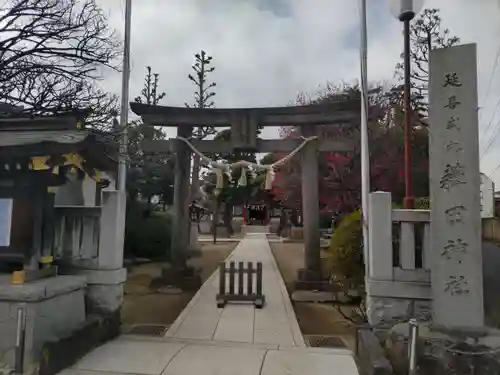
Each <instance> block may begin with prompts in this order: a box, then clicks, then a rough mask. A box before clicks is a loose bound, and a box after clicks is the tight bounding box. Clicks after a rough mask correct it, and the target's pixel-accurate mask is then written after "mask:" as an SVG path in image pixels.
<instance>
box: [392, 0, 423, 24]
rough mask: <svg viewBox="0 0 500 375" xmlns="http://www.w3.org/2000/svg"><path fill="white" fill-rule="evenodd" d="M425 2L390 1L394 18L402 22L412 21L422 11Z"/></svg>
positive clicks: (412, 0) (413, 0) (411, 0)
mask: <svg viewBox="0 0 500 375" xmlns="http://www.w3.org/2000/svg"><path fill="white" fill-rule="evenodd" d="M423 5H424V0H389V7H390V9H391V13H392V14H393V16H394V17H396V18H397V19H399V20H400V21H401V22H404V21H411V20H412V19H413V18H415V15H416V14H417V13H418V12H420V11H421V10H422V7H423Z"/></svg>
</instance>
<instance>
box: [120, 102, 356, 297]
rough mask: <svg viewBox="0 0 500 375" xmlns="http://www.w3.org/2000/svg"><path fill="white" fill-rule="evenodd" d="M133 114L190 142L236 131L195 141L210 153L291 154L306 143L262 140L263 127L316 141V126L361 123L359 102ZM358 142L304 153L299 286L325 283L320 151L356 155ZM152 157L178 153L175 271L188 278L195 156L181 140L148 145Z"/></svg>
mask: <svg viewBox="0 0 500 375" xmlns="http://www.w3.org/2000/svg"><path fill="white" fill-rule="evenodd" d="M130 106H131V109H132V111H133V112H134V113H135V114H136V115H138V116H140V117H141V118H142V121H143V123H144V124H147V125H150V126H170V127H177V135H178V136H179V137H183V138H190V137H191V134H192V131H193V127H197V126H212V127H228V126H229V127H230V128H231V139H230V141H224V140H196V139H193V140H191V142H192V144H193V145H194V147H196V149H198V150H199V151H201V152H203V153H207V152H231V151H233V150H245V151H255V152H259V153H268V152H290V151H292V150H294V149H295V148H296V147H298V146H299V145H300V143H301V141H300V139H272V140H267V139H259V138H257V128H258V126H299V127H300V128H301V130H302V135H303V136H304V137H311V136H315V135H316V132H317V131H316V129H317V128H316V125H328V124H342V123H354V124H355V123H359V118H360V114H359V108H360V103H359V100H348V101H338V102H333V103H329V104H327V105H307V106H295V107H293V106H290V107H274V108H272V107H268V108H238V109H236V108H235V109H220V108H185V107H168V106H154V105H148V104H140V103H130ZM354 147H355V144H354V142H353V140H349V139H339V140H333V141H326V140H323V141H320V140H315V141H312V142H308V143H307V144H306V145H305V146H304V148H303V149H302V150H301V151H300V153H301V163H302V168H301V170H302V213H303V222H304V242H305V251H304V257H305V259H304V265H305V269H303V270H301V271H300V273H299V277H298V279H299V283H300V284H301V285H303V286H304V287H306V286H307V285H309V286H311V288H315V289H316V288H317V286H318V282H320V281H321V265H320V260H321V259H320V234H319V196H318V195H319V194H318V155H317V154H318V151H327V152H350V151H352V150H353V149H354ZM142 149H143V151H144V152H146V153H175V154H176V160H175V183H174V215H175V220H174V223H173V228H172V246H171V254H172V265H173V268H174V269H175V270H177V272H180V273H181V274H182V275H186V274H189V273H190V272H185V271H186V270H187V266H186V259H187V249H188V245H189V233H188V230H189V223H188V220H189V213H188V207H189V203H190V202H189V200H188V199H189V178H190V165H191V150H190V149H189V146H188V145H187V144H186V143H185V142H182V141H181V140H178V139H169V140H150V141H144V142H143V143H142Z"/></svg>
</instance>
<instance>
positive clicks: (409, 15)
mask: <svg viewBox="0 0 500 375" xmlns="http://www.w3.org/2000/svg"><path fill="white" fill-rule="evenodd" d="M389 4H390V7H391V12H392V14H393V15H394V16H395V17H396V18H397V19H399V20H400V21H401V22H403V25H404V29H403V34H404V53H403V55H404V99H403V107H404V115H405V116H404V168H405V198H404V202H403V205H404V208H406V209H412V208H414V197H413V183H412V170H411V169H412V161H411V156H412V155H411V154H412V149H411V136H412V131H411V108H410V103H411V100H410V99H411V86H410V73H411V61H410V21H411V20H412V19H413V18H415V15H416V14H417V13H418V12H419V11H420V10H421V9H422V5H423V0H390V2H389Z"/></svg>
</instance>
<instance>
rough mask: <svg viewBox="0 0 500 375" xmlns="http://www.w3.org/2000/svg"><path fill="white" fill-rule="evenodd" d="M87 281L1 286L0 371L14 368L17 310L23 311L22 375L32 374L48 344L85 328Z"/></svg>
mask: <svg viewBox="0 0 500 375" xmlns="http://www.w3.org/2000/svg"><path fill="white" fill-rule="evenodd" d="M85 287H86V278H85V277H83V276H57V277H52V278H48V279H44V280H40V281H35V282H31V283H27V284H23V285H10V284H3V285H0V368H1V367H2V365H4V366H7V367H8V368H11V369H13V368H14V365H15V363H14V359H15V346H16V327H17V309H18V307H19V306H24V308H25V311H26V341H25V344H26V346H25V355H24V374H34V373H36V371H37V368H38V366H39V364H40V360H41V358H42V356H41V354H42V353H41V352H42V349H43V347H44V345H45V344H46V343H47V342H48V341H51V342H55V341H57V340H61V339H63V338H65V337H68V336H70V335H71V334H73V332H75V331H77V330H79V329H80V328H81V327H82V326H84V324H85V321H86V314H85Z"/></svg>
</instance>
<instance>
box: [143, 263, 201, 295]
mask: <svg viewBox="0 0 500 375" xmlns="http://www.w3.org/2000/svg"><path fill="white" fill-rule="evenodd" d="M153 283H154V285H153V286H154V287H155V288H160V287H163V286H174V287H177V288H180V289H182V290H196V289H198V288H200V287H201V285H202V282H201V276H200V274H199V272H198V270H196V269H195V268H193V267H186V268H185V269H183V270H175V269H173V268H167V267H165V268H163V269H162V270H161V277H160V278H158V279H155V280H153Z"/></svg>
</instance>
